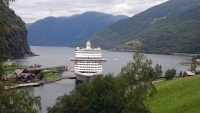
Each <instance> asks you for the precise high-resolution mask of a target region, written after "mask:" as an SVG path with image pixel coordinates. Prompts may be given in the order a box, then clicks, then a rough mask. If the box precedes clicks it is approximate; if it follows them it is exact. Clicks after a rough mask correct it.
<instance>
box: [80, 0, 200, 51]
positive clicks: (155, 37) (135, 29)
mask: <svg viewBox="0 0 200 113" xmlns="http://www.w3.org/2000/svg"><path fill="white" fill-rule="evenodd" d="M199 12H200V1H199V0H169V1H167V2H165V3H162V4H160V5H157V6H154V7H152V8H150V9H148V10H146V11H144V12H141V13H139V14H137V15H135V16H133V17H130V18H127V19H123V20H120V21H118V22H116V23H114V24H112V25H110V26H109V27H108V28H106V29H104V30H102V31H101V32H98V33H96V34H94V35H93V36H91V37H89V38H88V39H86V40H84V41H82V42H80V43H78V44H77V46H82V45H83V44H84V43H85V41H87V40H91V42H92V44H93V46H100V47H102V48H103V49H116V50H123V51H133V50H134V49H142V50H144V51H146V52H149V53H171V52H187V53H199V52H200V49H198V48H199V47H200V32H199V29H200V18H199V16H200V14H199Z"/></svg>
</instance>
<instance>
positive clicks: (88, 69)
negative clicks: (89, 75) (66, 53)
mask: <svg viewBox="0 0 200 113" xmlns="http://www.w3.org/2000/svg"><path fill="white" fill-rule="evenodd" d="M83 70H84V71H101V70H102V69H90V70H89V69H79V70H76V71H83Z"/></svg>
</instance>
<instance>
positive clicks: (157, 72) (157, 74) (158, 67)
mask: <svg viewBox="0 0 200 113" xmlns="http://www.w3.org/2000/svg"><path fill="white" fill-rule="evenodd" d="M154 71H155V77H154V78H159V77H161V76H162V73H163V72H162V66H161V65H159V64H156V66H155V70H154Z"/></svg>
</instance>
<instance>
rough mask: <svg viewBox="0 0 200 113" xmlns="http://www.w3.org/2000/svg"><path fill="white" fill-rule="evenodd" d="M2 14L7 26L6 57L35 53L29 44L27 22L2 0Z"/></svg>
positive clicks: (20, 56)
mask: <svg viewBox="0 0 200 113" xmlns="http://www.w3.org/2000/svg"><path fill="white" fill-rule="evenodd" d="M0 14H1V16H2V22H3V24H4V26H5V27H6V36H5V37H4V39H3V41H4V47H5V56H4V57H5V58H22V57H25V56H32V55H34V54H33V53H32V52H31V50H30V47H29V45H28V44H27V38H26V36H27V31H26V28H25V23H24V22H23V21H22V20H21V18H20V17H19V16H17V15H16V14H15V12H14V11H13V10H12V9H9V8H7V7H6V6H5V4H4V3H3V1H2V0H0Z"/></svg>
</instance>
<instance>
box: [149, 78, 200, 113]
mask: <svg viewBox="0 0 200 113" xmlns="http://www.w3.org/2000/svg"><path fill="white" fill-rule="evenodd" d="M155 86H156V88H157V93H156V94H155V96H154V98H153V99H152V100H151V104H150V106H149V107H150V110H151V112H152V113H200V75H196V76H191V77H186V78H175V79H173V80H168V81H164V82H160V83H155Z"/></svg>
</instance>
